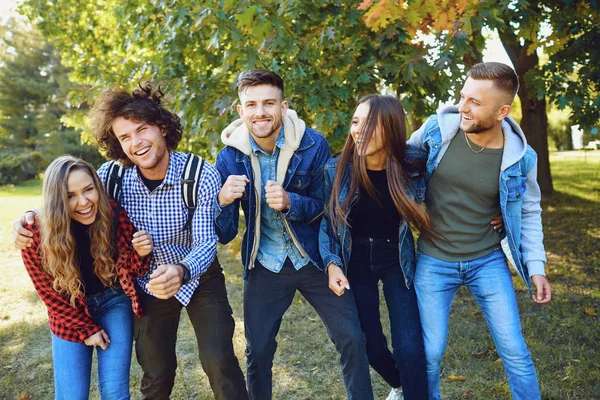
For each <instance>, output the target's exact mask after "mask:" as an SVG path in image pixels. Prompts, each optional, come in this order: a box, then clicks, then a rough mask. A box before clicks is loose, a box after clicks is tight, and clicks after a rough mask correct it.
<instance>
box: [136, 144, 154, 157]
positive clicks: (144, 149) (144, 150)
mask: <svg viewBox="0 0 600 400" xmlns="http://www.w3.org/2000/svg"><path fill="white" fill-rule="evenodd" d="M151 148H152V146H148V147H144V148H143V149H140V150H138V151H136V152H134V153H133V155H135V156H138V157H141V156H143V155H145V154H146V153H148V152H149V151H150V149H151Z"/></svg>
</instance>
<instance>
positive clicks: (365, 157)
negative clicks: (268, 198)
mask: <svg viewBox="0 0 600 400" xmlns="http://www.w3.org/2000/svg"><path fill="white" fill-rule="evenodd" d="M425 159H426V154H425V153H423V152H421V151H420V150H417V149H411V148H408V147H407V145H406V123H405V115H404V110H403V108H402V105H401V103H400V101H398V99H396V98H395V97H392V96H385V95H370V96H366V97H363V98H362V99H361V100H360V101H359V103H358V106H357V108H356V110H355V112H354V115H353V117H352V124H351V127H350V135H349V136H348V139H347V140H346V143H345V145H344V148H343V150H342V152H341V154H340V155H339V156H338V157H336V158H334V159H332V160H331V162H329V163H328V164H327V165H326V166H325V174H324V175H325V176H324V179H325V184H324V187H325V193H324V195H325V199H329V202H328V203H326V206H325V215H324V218H323V220H322V222H321V231H320V234H319V241H320V243H319V247H320V252H321V255H322V257H323V261H324V264H325V266H326V268H327V273H328V276H329V287H330V288H331V290H333V291H334V292H335V293H337V294H338V295H341V294H343V293H344V291H345V290H348V289H350V288H351V289H352V293H353V294H354V297H355V300H356V305H357V309H358V314H359V318H360V322H361V327H362V329H363V331H364V333H365V336H366V342H367V343H366V344H367V354H368V356H369V363H370V364H371V366H372V367H373V368H374V369H375V370H376V371H377V372H378V373H379V374H380V375H381V377H382V378H383V379H384V380H385V381H386V382H387V383H388V384H389V385H390V386H391V387H392V391H391V392H390V395H389V396H388V399H401V398H402V389H403V391H404V396H405V398H406V399H411V400H412V399H427V374H426V365H425V354H424V349H423V338H422V332H421V323H420V318H419V309H418V306H417V297H416V294H415V290H414V288H413V287H412V280H413V277H414V270H415V247H414V241H413V236H412V232H411V228H410V226H409V224H412V225H413V226H414V227H416V228H417V229H418V230H419V231H420V232H421V234H425V235H427V234H429V227H430V224H429V218H428V217H427V214H426V213H425V211H424V210H423V209H421V208H420V206H419V204H418V201H420V200H422V198H421V197H422V196H423V193H424V184H425V183H424V179H423V178H424V177H423V174H422V173H423V172H424V167H425V165H424V160H425ZM379 281H381V282H382V283H383V292H384V295H385V299H386V303H387V307H388V311H389V316H390V326H391V337H392V349H393V353H392V352H390V350H389V349H388V346H387V342H386V339H385V336H384V333H383V328H382V325H381V321H380V313H379V288H378V284H379ZM401 388H402V389H401Z"/></svg>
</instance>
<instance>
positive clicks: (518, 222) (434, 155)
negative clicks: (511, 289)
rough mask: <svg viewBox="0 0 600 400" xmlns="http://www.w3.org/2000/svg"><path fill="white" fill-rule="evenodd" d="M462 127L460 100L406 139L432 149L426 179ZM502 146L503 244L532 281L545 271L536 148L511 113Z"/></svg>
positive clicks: (521, 273)
mask: <svg viewBox="0 0 600 400" xmlns="http://www.w3.org/2000/svg"><path fill="white" fill-rule="evenodd" d="M459 130H460V113H459V112H458V108H457V107H456V106H450V107H446V108H444V109H443V110H441V111H440V113H439V115H433V116H431V117H430V118H429V119H428V120H427V122H426V123H425V124H424V125H423V126H422V127H421V128H419V130H418V131H416V132H415V133H413V135H412V136H411V137H410V139H409V140H408V143H409V144H412V145H414V146H417V147H420V148H422V149H423V150H425V151H427V152H428V153H429V155H428V159H427V172H426V176H425V180H426V182H427V181H428V180H429V178H430V177H431V174H432V173H433V171H434V170H435V168H436V167H437V166H438V164H439V163H440V160H441V159H442V157H443V156H444V154H445V152H446V150H447V149H448V146H449V145H450V142H451V141H452V138H453V137H454V136H455V135H456V134H457V133H458V132H459ZM502 131H503V132H504V152H503V155H502V163H501V166H500V210H501V211H502V217H503V220H504V230H505V231H506V237H505V239H504V240H503V241H502V243H501V245H502V249H503V250H504V253H505V254H506V257H507V259H508V261H509V263H510V264H511V266H512V267H513V268H515V270H516V271H517V272H518V274H519V276H520V277H521V278H522V279H523V280H524V281H525V283H526V284H527V287H528V288H529V287H530V277H531V276H533V275H544V274H545V272H544V264H545V263H546V253H545V250H544V244H543V238H544V235H543V232H542V217H541V213H542V208H541V206H540V200H541V193H540V188H539V186H538V183H537V154H536V153H535V151H534V150H533V149H532V148H531V147H530V146H529V145H528V144H527V141H526V139H525V135H524V134H523V131H522V130H521V128H520V127H519V125H518V124H517V123H516V122H515V121H514V120H513V119H512V118H511V117H507V118H505V120H504V121H503V122H502Z"/></svg>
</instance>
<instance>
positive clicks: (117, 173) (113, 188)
mask: <svg viewBox="0 0 600 400" xmlns="http://www.w3.org/2000/svg"><path fill="white" fill-rule="evenodd" d="M124 174H125V168H124V167H123V165H122V164H120V163H118V162H117V161H111V162H110V164H109V165H108V171H107V173H106V178H105V181H104V188H105V189H106V193H108V196H109V197H111V198H112V199H114V200H115V201H116V202H117V207H116V208H115V214H114V216H113V228H114V232H115V235H116V232H117V229H118V227H119V214H121V209H122V207H121V190H122V189H123V175H124Z"/></svg>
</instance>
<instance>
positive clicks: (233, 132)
mask: <svg viewBox="0 0 600 400" xmlns="http://www.w3.org/2000/svg"><path fill="white" fill-rule="evenodd" d="M282 119H283V132H284V137H285V150H290V151H292V152H294V151H296V150H297V149H298V146H299V145H300V141H301V140H302V136H304V130H305V129H306V123H305V122H304V121H302V120H301V119H300V118H298V114H296V111H294V110H291V109H288V110H287V112H286V113H285V115H284V116H283V118H282ZM221 141H222V142H223V144H224V145H226V146H231V147H233V148H235V149H237V150H239V151H241V152H242V153H244V154H245V155H247V156H249V155H250V153H251V152H252V146H251V145H250V132H249V131H248V128H247V127H246V124H244V121H243V120H242V119H241V118H239V119H236V120H235V121H233V122H232V123H231V124H229V126H228V127H227V128H225V129H224V130H223V132H222V133H221Z"/></svg>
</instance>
